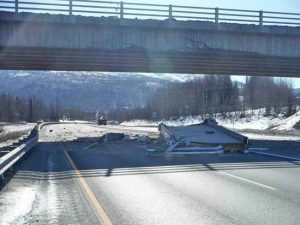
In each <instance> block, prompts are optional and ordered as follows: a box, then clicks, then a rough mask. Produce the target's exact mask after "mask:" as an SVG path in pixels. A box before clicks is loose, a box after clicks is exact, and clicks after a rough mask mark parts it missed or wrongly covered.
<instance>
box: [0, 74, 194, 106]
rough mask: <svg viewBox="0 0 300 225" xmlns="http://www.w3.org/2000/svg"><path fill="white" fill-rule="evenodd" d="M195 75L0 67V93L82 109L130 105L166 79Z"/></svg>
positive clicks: (140, 103)
mask: <svg viewBox="0 0 300 225" xmlns="http://www.w3.org/2000/svg"><path fill="white" fill-rule="evenodd" d="M194 77H195V75H172V74H159V75H158V74H135V73H100V72H43V71H0V93H1V92H5V93H7V94H10V95H13V96H24V97H29V96H35V97H37V98H39V99H42V100H43V101H45V102H46V103H48V104H49V103H55V102H56V101H59V103H60V104H63V105H64V106H75V107H79V108H81V109H83V110H87V111H88V110H93V111H94V110H96V109H99V110H111V109H114V108H134V107H137V106H143V105H145V104H146V102H147V99H148V98H149V97H150V96H151V95H152V94H153V93H154V91H155V90H156V89H157V88H159V87H162V86H163V85H166V84H167V83H169V82H182V81H186V80H189V79H192V78H194Z"/></svg>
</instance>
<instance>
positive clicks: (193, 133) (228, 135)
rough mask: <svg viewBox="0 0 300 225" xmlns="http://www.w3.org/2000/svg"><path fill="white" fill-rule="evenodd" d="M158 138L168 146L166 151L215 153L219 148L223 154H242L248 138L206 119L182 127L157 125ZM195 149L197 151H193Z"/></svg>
mask: <svg viewBox="0 0 300 225" xmlns="http://www.w3.org/2000/svg"><path fill="white" fill-rule="evenodd" d="M158 129H159V131H160V137H161V138H162V139H163V140H164V141H165V143H166V144H167V145H168V147H167V149H166V151H167V152H174V151H178V150H180V151H190V150H192V149H193V151H203V152H207V151H217V152H220V149H219V148H218V149H216V147H218V146H221V147H222V148H223V150H224V152H237V151H240V152H243V151H244V150H246V149H247V146H248V138H247V137H246V136H243V135H240V134H238V133H236V132H233V131H231V130H229V129H227V128H225V127H222V126H219V125H218V124H217V122H216V121H215V120H211V119H207V120H205V121H204V122H203V123H200V124H194V125H190V126H184V127H168V126H167V125H165V124H160V125H159V128H158ZM195 148H196V149H197V148H198V150H195Z"/></svg>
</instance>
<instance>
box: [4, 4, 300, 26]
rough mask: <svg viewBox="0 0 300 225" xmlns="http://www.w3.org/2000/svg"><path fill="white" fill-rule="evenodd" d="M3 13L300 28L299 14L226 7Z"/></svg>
mask: <svg viewBox="0 0 300 225" xmlns="http://www.w3.org/2000/svg"><path fill="white" fill-rule="evenodd" d="M0 3H1V5H0V11H13V12H16V13H18V12H38V13H45V12H47V13H54V14H55V13H56V14H69V15H90V16H91V15H92V16H115V17H118V18H120V19H123V18H140V19H146V18H157V19H169V20H173V19H176V20H202V21H203V20H204V21H212V22H215V23H220V22H233V23H254V24H258V25H260V26H262V25H289V26H299V25H300V13H287V12H271V11H255V10H240V9H225V8H208V7H192V6H179V5H163V4H144V3H130V2H122V1H121V2H114V1H100V0H48V1H46V0H0Z"/></svg>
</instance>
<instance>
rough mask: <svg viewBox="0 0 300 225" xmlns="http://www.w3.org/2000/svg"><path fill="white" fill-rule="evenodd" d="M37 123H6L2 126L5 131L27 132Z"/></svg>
mask: <svg viewBox="0 0 300 225" xmlns="http://www.w3.org/2000/svg"><path fill="white" fill-rule="evenodd" d="M34 126H35V123H27V124H5V125H3V126H2V128H3V131H4V132H3V133H6V134H8V133H14V132H23V131H24V132H26V131H28V132H29V131H30V130H32V129H33V128H34Z"/></svg>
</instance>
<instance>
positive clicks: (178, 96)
mask: <svg viewBox="0 0 300 225" xmlns="http://www.w3.org/2000/svg"><path fill="white" fill-rule="evenodd" d="M295 104H296V103H295V96H294V92H293V85H292V83H291V82H289V81H288V80H286V79H275V78H273V77H257V76H255V77H252V76H251V77H247V78H246V82H245V84H242V83H240V82H237V81H232V80H231V77H230V76H220V75H206V76H203V77H200V78H197V79H194V80H190V81H187V82H183V83H170V84H168V85H166V86H165V87H163V88H159V89H158V90H157V91H156V92H155V94H154V95H153V96H152V97H151V98H150V99H149V101H148V104H147V105H146V106H145V107H140V108H135V109H133V110H128V111H126V112H124V111H118V110H116V111H114V112H111V113H110V117H111V119H119V120H131V119H147V120H149V119H153V120H163V119H172V118H178V117H180V116H190V115H191V116H193V115H202V116H203V117H204V116H207V115H211V116H216V114H217V113H221V114H226V113H228V112H237V111H239V112H243V113H245V112H246V111H247V112H249V111H250V112H251V110H254V109H259V108H265V112H266V114H268V115H270V114H271V113H275V114H276V113H279V112H280V110H281V109H282V108H286V109H287V110H286V114H287V115H291V114H293V113H294V112H295Z"/></svg>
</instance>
